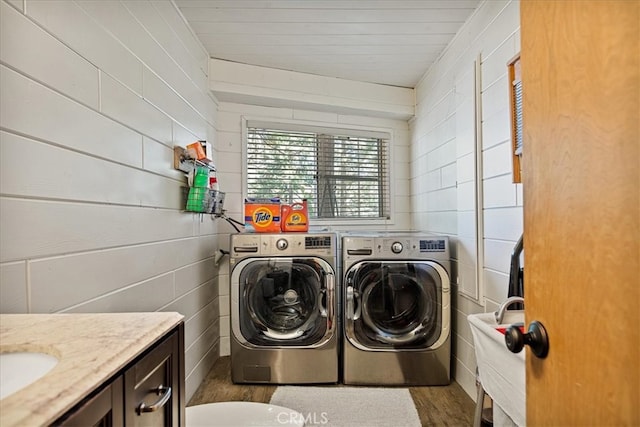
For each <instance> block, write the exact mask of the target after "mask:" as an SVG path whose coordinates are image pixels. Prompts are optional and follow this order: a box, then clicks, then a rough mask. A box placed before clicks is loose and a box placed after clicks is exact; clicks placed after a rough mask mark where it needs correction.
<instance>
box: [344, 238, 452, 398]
mask: <svg viewBox="0 0 640 427" xmlns="http://www.w3.org/2000/svg"><path fill="white" fill-rule="evenodd" d="M450 263H451V261H450V258H449V241H448V238H447V237H440V236H437V237H434V236H419V235H393V234H390V235H387V236H376V237H374V236H343V237H342V267H343V271H344V276H343V281H342V284H343V289H344V335H343V339H342V341H343V379H344V383H345V384H367V385H445V384H449V383H450V380H451V376H450V366H451V344H450V324H451V304H450V299H451V289H450Z"/></svg>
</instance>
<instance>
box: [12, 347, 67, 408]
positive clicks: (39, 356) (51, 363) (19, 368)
mask: <svg viewBox="0 0 640 427" xmlns="http://www.w3.org/2000/svg"><path fill="white" fill-rule="evenodd" d="M57 364H58V359H56V358H55V357H53V356H51V355H49V354H45V353H31V352H22V353H21V352H16V353H0V400H2V399H4V398H5V397H7V396H9V395H10V394H13V393H15V392H16V391H18V390H20V389H22V388H24V387H26V386H28V385H29V384H31V383H34V382H35V381H37V380H39V379H40V378H42V377H43V376H44V375H45V374H47V372H49V371H50V370H52V369H53V368H54V367H55V366H56V365H57Z"/></svg>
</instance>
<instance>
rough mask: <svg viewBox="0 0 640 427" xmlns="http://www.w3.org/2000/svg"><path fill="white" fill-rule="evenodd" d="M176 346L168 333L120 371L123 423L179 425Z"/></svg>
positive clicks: (178, 381)
mask: <svg viewBox="0 0 640 427" xmlns="http://www.w3.org/2000/svg"><path fill="white" fill-rule="evenodd" d="M179 354H180V346H179V340H178V336H177V334H172V335H170V336H169V337H167V338H166V339H165V340H164V341H162V342H161V343H159V344H158V345H157V346H155V347H154V348H153V349H152V350H151V351H150V352H149V353H148V354H146V355H145V356H143V357H142V358H141V359H140V360H139V361H138V362H137V363H136V364H135V365H133V366H132V367H130V368H129V369H128V370H126V371H125V373H124V407H125V425H126V426H128V427H129V426H135V427H145V426H178V425H180V402H181V399H180V393H181V390H182V387H180V357H179Z"/></svg>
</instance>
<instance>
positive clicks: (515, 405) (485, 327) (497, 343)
mask: <svg viewBox="0 0 640 427" xmlns="http://www.w3.org/2000/svg"><path fill="white" fill-rule="evenodd" d="M467 320H468V321H469V325H471V333H472V334H473V342H474V346H475V351H476V361H477V363H478V373H479V375H480V382H481V383H482V387H483V388H484V390H485V391H486V392H487V393H488V394H489V396H491V398H492V399H493V402H494V404H496V405H498V406H500V408H502V410H503V411H504V412H506V414H507V415H509V417H511V419H512V420H513V421H514V422H515V423H516V424H518V425H519V426H524V425H526V401H525V394H526V390H525V364H524V355H525V352H524V350H523V351H521V352H520V353H512V352H510V351H509V349H508V348H507V345H506V344H505V342H504V334H503V333H501V332H499V330H498V328H507V327H508V326H510V325H512V324H513V323H523V322H524V311H522V310H509V311H507V312H505V315H504V319H503V323H502V324H500V325H498V324H497V323H496V320H495V317H494V314H493V313H480V314H471V315H469V316H468V317H467Z"/></svg>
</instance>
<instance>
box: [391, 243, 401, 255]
mask: <svg viewBox="0 0 640 427" xmlns="http://www.w3.org/2000/svg"><path fill="white" fill-rule="evenodd" d="M402 249H403V247H402V243H400V242H393V244H391V252H393V253H394V254H399V253H400V252H402Z"/></svg>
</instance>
